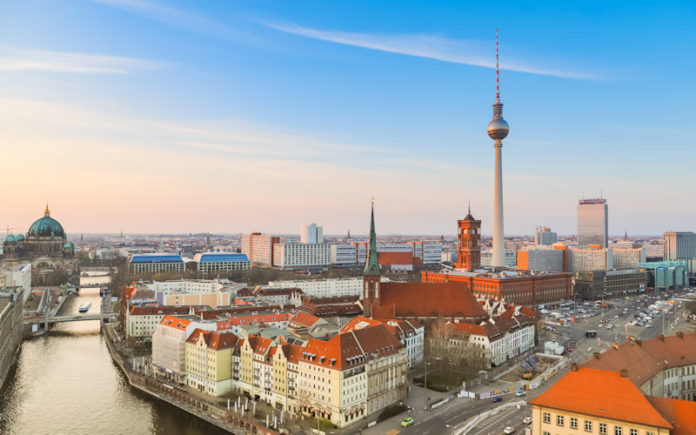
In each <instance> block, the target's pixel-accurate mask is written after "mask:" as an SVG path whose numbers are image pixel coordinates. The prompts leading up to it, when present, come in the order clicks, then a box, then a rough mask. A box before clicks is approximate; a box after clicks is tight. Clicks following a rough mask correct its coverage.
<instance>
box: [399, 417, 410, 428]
mask: <svg viewBox="0 0 696 435" xmlns="http://www.w3.org/2000/svg"><path fill="white" fill-rule="evenodd" d="M412 424H413V418H411V417H406V418H404V419H403V420H401V427H408V426H411V425H412Z"/></svg>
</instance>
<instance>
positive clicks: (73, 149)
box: [0, 0, 696, 235]
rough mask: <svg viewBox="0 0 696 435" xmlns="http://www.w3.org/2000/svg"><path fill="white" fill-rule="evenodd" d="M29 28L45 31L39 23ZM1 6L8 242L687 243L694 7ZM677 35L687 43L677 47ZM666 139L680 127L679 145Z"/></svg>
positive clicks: (125, 2) (119, 2)
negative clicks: (466, 226) (46, 236)
mask: <svg viewBox="0 0 696 435" xmlns="http://www.w3.org/2000/svg"><path fill="white" fill-rule="evenodd" d="M37 11H40V13H38V12H37ZM394 12H395V11H394V6H390V5H382V4H375V3H374V2H369V1H357V2H341V3H329V4H327V3H325V2H318V1H310V2H304V3H302V4H301V5H298V4H289V3H285V2H280V1H271V2H264V3H263V4H260V3H255V2H254V3H229V2H224V3H223V2H214V1H204V2H197V3H195V4H192V3H189V2H184V1H172V2H164V1H157V2H155V1H151V0H98V1H87V0H66V1H64V2H60V3H58V2H51V1H48V0H28V1H25V2H6V3H4V4H1V5H0V28H2V29H3V31H2V35H3V38H2V44H0V127H1V131H2V136H1V137H2V142H0V143H2V151H3V152H2V154H1V155H2V162H3V166H2V168H3V169H2V171H1V172H0V173H1V174H2V175H0V177H2V184H3V186H5V189H3V193H4V195H3V196H4V202H5V204H6V206H5V207H3V213H1V214H0V226H2V227H3V228H5V227H7V226H9V227H10V228H12V230H10V232H13V233H19V232H24V231H26V229H27V228H28V226H29V225H30V224H31V223H32V222H33V221H34V220H35V219H37V218H38V217H40V216H41V215H42V213H43V209H44V207H45V204H46V202H48V203H49V206H50V208H51V212H52V216H54V217H55V218H56V219H58V220H59V221H60V222H61V223H62V224H63V226H64V227H65V230H66V231H67V232H68V233H72V234H75V233H80V232H84V233H97V232H105V233H118V232H120V230H121V229H122V228H123V229H124V231H126V232H129V233H182V234H185V233H197V232H206V231H210V232H217V233H237V232H250V231H262V232H274V233H292V234H295V233H298V232H299V229H300V227H301V226H302V225H305V224H307V223H310V222H316V223H317V224H319V225H323V227H324V231H325V233H327V234H345V233H346V231H348V230H350V231H351V233H355V234H363V233H366V231H367V227H368V224H369V221H368V219H369V201H370V197H371V196H374V197H375V198H376V209H375V211H376V224H377V231H378V233H379V234H384V235H386V234H433V235H436V234H445V235H448V234H449V235H451V234H454V233H455V231H456V220H457V219H460V218H462V217H463V216H464V215H465V214H466V207H467V201H469V200H471V208H472V213H473V214H474V216H476V218H478V219H482V220H483V228H482V230H483V233H484V234H491V230H492V212H493V206H492V199H493V146H492V141H491V140H490V139H489V138H488V136H487V135H486V131H485V130H486V125H487V123H488V121H489V120H490V118H491V113H492V109H491V104H492V103H493V101H494V96H495V94H494V93H495V75H494V70H493V69H492V68H493V67H494V65H495V52H494V46H495V28H496V27H499V28H500V32H501V67H502V71H501V99H502V102H503V103H504V104H505V118H506V120H508V122H509V123H510V128H511V130H510V135H509V136H508V138H507V139H506V140H505V141H504V150H503V174H504V198H505V231H506V234H507V235H512V234H532V233H533V232H534V229H535V228H536V227H537V226H539V225H546V226H549V227H551V228H552V229H553V230H554V231H556V232H557V233H559V234H574V233H575V230H576V227H575V226H576V205H577V200H578V199H579V198H582V197H583V196H584V197H596V196H599V195H600V194H601V195H603V196H604V197H605V198H607V199H608V203H609V225H610V226H609V232H610V234H623V233H624V231H628V233H629V235H649V234H655V235H659V234H662V232H664V231H668V230H693V227H692V223H693V222H694V220H695V219H696V205H694V203H693V201H689V200H688V198H690V197H691V196H692V195H691V194H690V193H691V190H692V189H690V188H689V186H690V181H691V177H690V175H692V174H693V169H692V166H693V165H692V162H693V161H694V157H696V151H695V149H696V148H695V147H694V146H693V143H692V142H693V139H692V138H693V135H694V128H693V127H691V125H692V124H693V119H694V115H695V114H694V108H693V105H692V104H690V103H689V102H690V101H691V100H693V95H694V91H695V82H694V80H693V79H692V78H691V76H690V75H689V74H688V73H687V72H688V71H693V70H694V66H695V65H694V64H695V63H696V59H694V58H693V56H685V55H684V53H689V52H690V48H691V47H692V46H693V45H694V43H695V42H696V35H695V34H694V33H693V32H692V31H691V30H692V29H691V27H692V24H693V22H695V19H696V16H695V15H696V13H695V10H694V6H693V5H692V4H690V3H689V2H669V3H667V2H661V3H660V4H653V3H650V2H632V3H615V2H612V3H610V4H607V3H605V2H599V1H596V2H584V1H583V2H564V3H563V4H557V5H554V6H553V7H549V5H548V4H546V3H542V2H539V3H533V2H525V4H524V5H521V4H518V3H517V2H498V3H496V5H495V6H492V5H489V4H473V5H461V4H457V3H451V2H431V3H429V4H428V7H427V8H423V6H422V5H421V4H420V3H419V2H405V3H403V4H401V5H400V6H399V13H398V14H395V13H394ZM675 35H681V36H680V37H675ZM675 126H676V127H675Z"/></svg>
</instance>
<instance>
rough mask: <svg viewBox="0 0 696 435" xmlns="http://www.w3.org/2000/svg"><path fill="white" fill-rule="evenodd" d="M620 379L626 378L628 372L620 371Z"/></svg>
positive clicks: (625, 370)
mask: <svg viewBox="0 0 696 435" xmlns="http://www.w3.org/2000/svg"><path fill="white" fill-rule="evenodd" d="M621 377H622V378H627V377H628V370H627V369H621Z"/></svg>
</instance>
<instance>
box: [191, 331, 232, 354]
mask: <svg viewBox="0 0 696 435" xmlns="http://www.w3.org/2000/svg"><path fill="white" fill-rule="evenodd" d="M201 339H202V340H205V344H206V346H208V348H210V349H215V350H224V349H230V348H233V347H235V346H236V344H237V341H238V340H239V337H237V336H236V335H234V334H233V333H231V332H213V331H206V330H204V329H198V328H196V329H195V330H194V331H193V332H192V333H191V335H190V336H189V338H187V339H186V342H187V343H197V342H198V341H199V340H201Z"/></svg>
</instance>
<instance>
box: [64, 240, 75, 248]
mask: <svg viewBox="0 0 696 435" xmlns="http://www.w3.org/2000/svg"><path fill="white" fill-rule="evenodd" d="M72 247H73V244H72V242H67V243H65V245H63V248H66V249H70V248H72Z"/></svg>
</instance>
